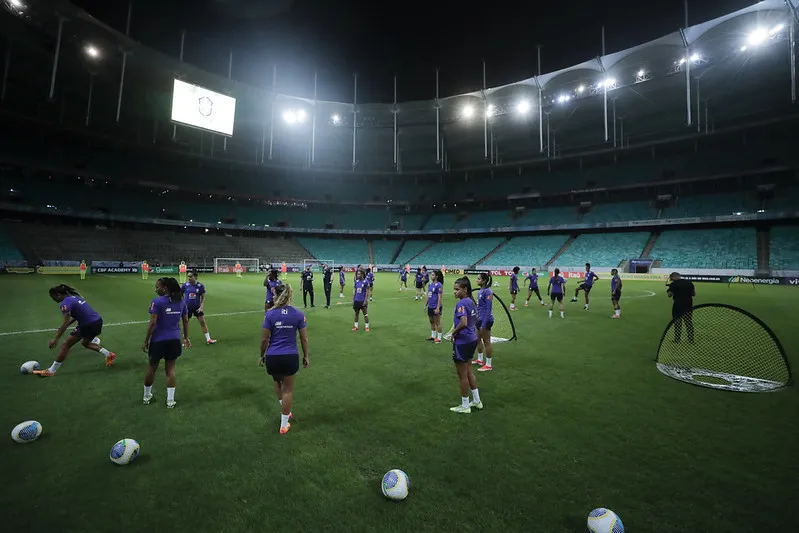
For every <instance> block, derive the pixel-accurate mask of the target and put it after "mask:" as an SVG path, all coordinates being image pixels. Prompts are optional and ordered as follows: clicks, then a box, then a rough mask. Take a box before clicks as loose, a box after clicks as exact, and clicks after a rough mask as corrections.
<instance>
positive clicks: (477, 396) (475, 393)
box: [472, 389, 480, 403]
mask: <svg viewBox="0 0 799 533" xmlns="http://www.w3.org/2000/svg"><path fill="white" fill-rule="evenodd" d="M472 400H474V403H480V392H479V391H478V390H477V389H472Z"/></svg>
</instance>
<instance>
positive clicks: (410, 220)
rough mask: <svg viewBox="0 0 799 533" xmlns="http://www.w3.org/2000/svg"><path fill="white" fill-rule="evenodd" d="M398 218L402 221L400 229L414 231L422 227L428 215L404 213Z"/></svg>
mask: <svg viewBox="0 0 799 533" xmlns="http://www.w3.org/2000/svg"><path fill="white" fill-rule="evenodd" d="M397 220H398V221H399V222H400V227H399V229H401V230H407V231H414V230H420V229H422V224H424V221H425V220H427V215H404V216H402V217H397Z"/></svg>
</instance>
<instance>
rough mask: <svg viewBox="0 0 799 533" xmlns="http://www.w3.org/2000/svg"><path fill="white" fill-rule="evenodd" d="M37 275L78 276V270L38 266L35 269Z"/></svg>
mask: <svg viewBox="0 0 799 533" xmlns="http://www.w3.org/2000/svg"><path fill="white" fill-rule="evenodd" d="M36 272H37V273H39V274H60V275H63V274H80V268H79V267H76V266H40V267H36Z"/></svg>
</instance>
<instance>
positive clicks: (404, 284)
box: [399, 268, 408, 292]
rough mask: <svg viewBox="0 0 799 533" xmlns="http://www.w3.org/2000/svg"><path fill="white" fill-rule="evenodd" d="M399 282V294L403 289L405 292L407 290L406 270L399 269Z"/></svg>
mask: <svg viewBox="0 0 799 533" xmlns="http://www.w3.org/2000/svg"><path fill="white" fill-rule="evenodd" d="M399 280H400V286H399V292H402V289H403V288H404V289H405V290H406V291H407V290H408V271H407V270H406V269H404V268H400V271H399Z"/></svg>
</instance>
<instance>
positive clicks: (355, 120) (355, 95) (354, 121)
mask: <svg viewBox="0 0 799 533" xmlns="http://www.w3.org/2000/svg"><path fill="white" fill-rule="evenodd" d="M352 77H353V79H354V86H353V91H352V171H353V172H355V164H356V162H357V161H356V157H355V155H356V149H357V145H356V140H357V138H358V73H357V72H356V73H355V74H353V76H352Z"/></svg>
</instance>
